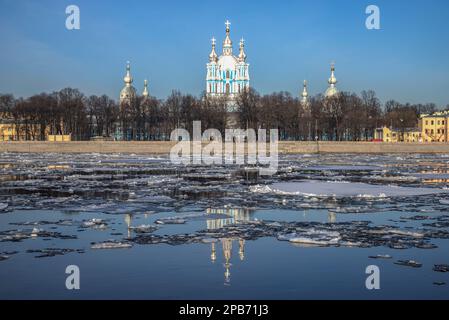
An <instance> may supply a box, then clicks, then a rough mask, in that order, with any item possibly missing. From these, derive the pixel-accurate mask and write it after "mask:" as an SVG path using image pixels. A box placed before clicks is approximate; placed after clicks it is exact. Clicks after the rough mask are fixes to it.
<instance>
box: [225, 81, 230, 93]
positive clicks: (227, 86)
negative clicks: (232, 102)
mask: <svg viewBox="0 0 449 320" xmlns="http://www.w3.org/2000/svg"><path fill="white" fill-rule="evenodd" d="M229 89H230V88H229V83H226V93H229Z"/></svg>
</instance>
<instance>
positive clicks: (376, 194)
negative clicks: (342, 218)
mask: <svg viewBox="0 0 449 320" xmlns="http://www.w3.org/2000/svg"><path fill="white" fill-rule="evenodd" d="M250 190H251V191H252V192H255V193H275V194H284V195H303V196H314V197H338V198H342V197H362V198H385V197H412V196H419V195H429V194H439V193H447V192H449V191H448V190H443V189H436V188H412V187H397V186H385V185H371V184H366V183H355V182H340V181H327V182H323V181H316V180H311V181H303V182H278V183H274V184H272V185H264V186H261V185H257V186H253V187H251V188H250Z"/></svg>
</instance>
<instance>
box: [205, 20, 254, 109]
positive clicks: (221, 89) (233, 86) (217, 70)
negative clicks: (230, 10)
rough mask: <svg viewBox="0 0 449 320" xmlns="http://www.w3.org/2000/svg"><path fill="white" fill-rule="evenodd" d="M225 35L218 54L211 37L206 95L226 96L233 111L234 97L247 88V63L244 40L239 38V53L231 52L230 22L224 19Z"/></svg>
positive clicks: (248, 78) (214, 41)
mask: <svg viewBox="0 0 449 320" xmlns="http://www.w3.org/2000/svg"><path fill="white" fill-rule="evenodd" d="M225 25H226V37H225V40H224V41H223V52H222V54H221V55H220V56H218V55H217V53H216V51H215V46H216V40H215V38H212V51H211V53H210V54H209V63H208V64H207V75H206V94H207V96H208V97H223V96H226V97H227V98H228V101H229V104H228V109H229V111H230V112H232V111H235V99H236V97H237V96H238V94H239V93H241V92H243V90H247V89H249V87H250V85H249V80H250V77H249V64H248V63H247V62H246V53H245V40H244V39H243V38H242V39H241V40H240V50H239V55H238V56H234V55H233V53H232V49H233V48H232V40H231V37H230V31H231V29H230V26H231V23H230V22H229V21H226V23H225Z"/></svg>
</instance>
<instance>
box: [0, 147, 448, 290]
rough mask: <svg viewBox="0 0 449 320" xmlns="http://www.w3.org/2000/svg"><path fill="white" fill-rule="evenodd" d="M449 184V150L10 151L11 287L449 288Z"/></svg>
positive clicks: (4, 195)
mask: <svg viewBox="0 0 449 320" xmlns="http://www.w3.org/2000/svg"><path fill="white" fill-rule="evenodd" d="M448 186H449V156H444V155H443V156H442V155H409V156H404V155H401V156H397V155H388V156H387V155H384V156H373V155H366V156H364V155H296V156H293V155H291V156H283V157H281V159H280V163H279V170H278V172H277V174H275V175H274V176H271V177H259V176H258V175H257V174H255V172H254V170H252V169H248V168H243V167H238V166H214V167H208V166H176V165H172V164H171V163H170V161H169V159H167V158H164V157H160V158H153V157H148V156H137V155H99V154H79V155H67V154H45V155H41V154H39V155H37V154H12V153H3V154H0V281H1V286H0V298H1V299H15V298H27V299H49V298H56V299H66V298H67V299H107V298H112V299H195V298H199V299H332V298H338V299H345V298H348V299H349V298H355V299H407V298H411V299H418V298H420V299H448V298H449V189H448ZM69 265H76V266H78V267H79V270H80V290H67V289H66V278H67V277H68V274H66V273H65V271H66V267H67V266H69ZM370 265H375V266H377V267H378V268H379V270H380V289H379V290H368V289H367V288H366V286H365V281H366V279H367V277H368V276H369V275H368V274H366V273H365V271H366V268H367V267H368V266H370Z"/></svg>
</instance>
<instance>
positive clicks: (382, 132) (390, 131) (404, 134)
mask: <svg viewBox="0 0 449 320" xmlns="http://www.w3.org/2000/svg"><path fill="white" fill-rule="evenodd" d="M374 140H376V141H381V142H391V143H395V142H422V137H421V131H420V130H419V128H405V129H398V128H389V127H382V128H378V129H376V131H375V132H374Z"/></svg>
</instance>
